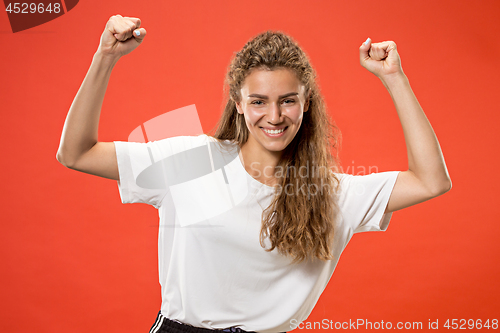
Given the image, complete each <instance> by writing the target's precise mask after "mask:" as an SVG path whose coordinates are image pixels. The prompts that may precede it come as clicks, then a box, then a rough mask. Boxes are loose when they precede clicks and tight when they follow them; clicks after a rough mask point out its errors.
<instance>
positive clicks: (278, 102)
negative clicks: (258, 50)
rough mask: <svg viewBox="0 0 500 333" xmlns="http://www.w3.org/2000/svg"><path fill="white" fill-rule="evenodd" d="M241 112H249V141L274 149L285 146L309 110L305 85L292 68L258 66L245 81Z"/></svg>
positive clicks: (245, 114) (255, 144)
mask: <svg viewBox="0 0 500 333" xmlns="http://www.w3.org/2000/svg"><path fill="white" fill-rule="evenodd" d="M240 93H241V101H240V102H239V103H236V107H237V109H238V113H241V114H243V115H244V116H245V122H246V125H247V128H248V130H249V132H250V136H249V138H248V142H247V143H248V144H249V145H250V146H253V147H256V146H257V145H260V146H261V147H263V148H265V149H267V150H268V151H272V152H281V151H283V149H285V148H286V147H287V146H288V144H290V142H292V140H293V138H294V137H295V135H296V134H297V132H298V131H299V128H300V125H301V124H302V116H303V113H304V110H306V111H307V107H308V101H306V92H305V86H304V85H303V84H302V83H301V82H300V81H299V79H298V78H297V76H296V75H295V73H294V72H293V71H291V70H290V69H283V68H280V69H274V70H266V69H255V70H253V71H252V72H251V73H250V74H249V75H248V76H247V77H246V79H245V81H244V82H243V85H242V87H241V91H240Z"/></svg>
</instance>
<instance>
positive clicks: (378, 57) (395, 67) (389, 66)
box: [359, 38, 403, 78]
mask: <svg viewBox="0 0 500 333" xmlns="http://www.w3.org/2000/svg"><path fill="white" fill-rule="evenodd" d="M359 61H360V63H361V66H363V67H364V68H366V69H367V70H369V71H370V72H371V73H373V74H375V75H376V76H377V77H379V78H383V77H384V76H387V75H391V74H400V73H403V69H402V68H401V59H400V58H399V54H398V51H397V48H396V43H394V42H392V41H389V42H381V43H371V40H370V38H368V39H367V40H366V42H364V43H363V44H361V46H360V47H359Z"/></svg>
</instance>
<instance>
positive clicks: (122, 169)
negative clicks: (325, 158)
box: [115, 134, 399, 332]
mask: <svg viewBox="0 0 500 333" xmlns="http://www.w3.org/2000/svg"><path fill="white" fill-rule="evenodd" d="M215 142H216V140H215V139H214V138H211V137H210V136H207V135H205V134H203V135H199V136H179V137H173V138H168V139H164V140H160V141H153V142H148V143H132V142H120V141H116V142H115V146H116V154H117V159H118V168H119V174H120V180H119V181H118V187H119V191H120V196H121V199H122V202H123V203H136V202H142V203H147V204H150V205H153V206H154V207H156V208H157V209H158V211H159V217H160V226H159V239H158V259H159V277H160V285H161V293H162V304H161V313H162V315H163V316H165V317H167V318H170V319H172V320H177V321H180V322H183V323H186V324H190V325H193V326H198V327H205V328H210V329H217V328H226V327H231V326H239V327H240V328H242V329H244V330H247V331H257V332H283V331H290V330H291V329H292V328H294V327H296V325H297V323H300V322H302V321H303V320H305V319H306V318H307V317H308V315H309V314H310V312H311V311H312V309H313V307H314V305H315V304H316V302H317V300H318V298H319V297H320V295H321V293H322V292H323V290H324V288H325V287H326V285H327V283H328V281H329V279H330V277H331V276H332V274H333V271H334V269H335V267H336V265H337V262H338V259H339V257H340V255H341V253H342V251H343V250H344V248H345V247H346V245H347V243H348V242H349V240H350V239H351V237H352V235H353V234H354V233H357V232H364V231H385V230H386V229H387V227H388V225H389V220H390V218H391V215H392V213H390V214H384V211H385V208H386V206H387V203H388V200H389V197H390V195H391V192H392V189H393V187H394V184H395V182H396V178H397V176H398V173H399V171H391V172H382V173H373V174H370V175H366V176H353V175H348V174H337V176H338V177H339V178H340V187H341V190H340V195H339V207H340V211H341V215H342V217H341V218H340V219H337V222H336V226H335V231H334V233H335V236H334V246H333V252H334V253H333V254H334V256H335V259H334V260H331V261H327V262H324V261H320V260H314V261H307V262H303V263H299V264H292V263H291V260H290V259H289V258H287V257H284V256H282V255H280V254H278V253H277V251H276V250H273V251H272V252H267V251H265V250H264V248H262V247H261V245H260V243H259V235H260V228H261V215H262V210H263V209H265V208H267V207H268V206H269V204H270V203H271V199H272V195H273V193H274V189H273V188H272V187H270V186H267V185H264V184H262V183H261V182H259V181H257V180H256V179H254V178H253V177H252V176H251V175H250V174H248V172H247V171H246V170H245V168H244V166H243V164H242V163H241V160H240V158H239V156H238V152H239V149H238V147H237V146H236V145H231V144H229V141H227V143H228V145H227V147H229V149H233V150H227V151H225V150H223V149H219V148H217V147H218V146H217V145H216V144H215ZM266 244H267V245H269V243H266ZM292 323H293V325H292Z"/></svg>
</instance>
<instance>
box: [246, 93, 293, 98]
mask: <svg viewBox="0 0 500 333" xmlns="http://www.w3.org/2000/svg"><path fill="white" fill-rule="evenodd" d="M298 94H299V93H296V92H291V93H288V94H284V95H281V96H278V98H280V99H281V98H285V97H288V96H293V95H298ZM248 97H257V98H262V99H268V97H267V96H266V95H260V94H250V95H248Z"/></svg>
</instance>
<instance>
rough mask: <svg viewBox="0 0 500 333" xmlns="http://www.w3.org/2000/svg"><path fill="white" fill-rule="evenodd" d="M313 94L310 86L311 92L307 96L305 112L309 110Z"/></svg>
mask: <svg viewBox="0 0 500 333" xmlns="http://www.w3.org/2000/svg"><path fill="white" fill-rule="evenodd" d="M311 96H312V90H311V88H309V92H308V93H307V96H306V103H305V104H304V112H307V110H309V104H310V101H311Z"/></svg>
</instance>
